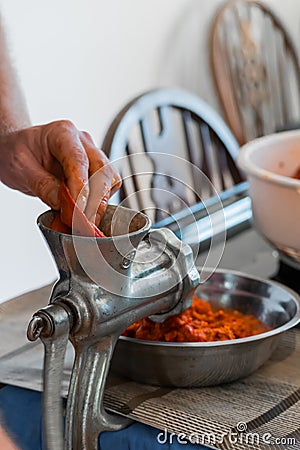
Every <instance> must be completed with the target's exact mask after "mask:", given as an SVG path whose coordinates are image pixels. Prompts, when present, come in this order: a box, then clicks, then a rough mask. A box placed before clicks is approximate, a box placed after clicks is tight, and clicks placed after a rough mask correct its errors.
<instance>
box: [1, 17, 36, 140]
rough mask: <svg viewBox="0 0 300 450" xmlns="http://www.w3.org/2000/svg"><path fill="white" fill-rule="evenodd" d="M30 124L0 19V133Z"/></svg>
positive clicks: (9, 131)
mask: <svg viewBox="0 0 300 450" xmlns="http://www.w3.org/2000/svg"><path fill="white" fill-rule="evenodd" d="M28 126H30V120H29V115H28V112H27V108H26V103H25V99H24V97H23V94H22V91H21V88H20V85H19V82H18V79H17V76H16V73H15V71H14V68H13V65H12V63H11V60H10V56H9V51H8V46H7V41H6V37H5V29H4V26H3V21H2V20H1V19H0V135H3V134H7V133H11V132H13V131H16V130H19V129H22V128H25V127H28Z"/></svg>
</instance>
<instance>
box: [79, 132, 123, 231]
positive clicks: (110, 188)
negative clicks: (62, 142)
mask: <svg viewBox="0 0 300 450" xmlns="http://www.w3.org/2000/svg"><path fill="white" fill-rule="evenodd" d="M81 141H82V143H83V145H84V147H85V151H86V153H87V156H88V158H89V172H90V180H89V189H90V190H89V197H88V202H87V206H86V209H85V214H86V216H87V217H88V219H89V220H91V221H92V222H94V223H95V224H96V225H98V224H99V223H100V221H101V219H102V217H103V215H104V213H105V211H106V208H107V205H108V201H109V198H110V196H111V195H112V194H113V192H115V191H116V190H117V189H119V188H120V186H121V178H120V176H119V174H118V173H117V172H116V170H115V169H114V167H113V166H112V165H111V163H110V161H109V160H108V158H107V157H106V156H105V155H104V153H103V152H101V151H100V150H99V149H98V148H97V147H96V146H95V145H94V143H93V140H92V138H91V137H90V135H89V134H88V133H85V132H82V133H81Z"/></svg>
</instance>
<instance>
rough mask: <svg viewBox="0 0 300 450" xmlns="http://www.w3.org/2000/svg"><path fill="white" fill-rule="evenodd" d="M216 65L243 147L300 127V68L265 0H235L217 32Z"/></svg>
mask: <svg viewBox="0 0 300 450" xmlns="http://www.w3.org/2000/svg"><path fill="white" fill-rule="evenodd" d="M210 60H211V68H212V73H213V76H214V81H215V85H216V89H217V92H218V96H219V99H220V101H221V104H222V107H223V109H224V113H225V117H226V120H227V122H228V124H229V126H230V128H231V129H232V131H233V133H234V134H235V136H236V138H237V140H238V141H239V143H240V144H244V143H245V142H247V141H249V140H251V139H253V138H255V137H258V136H262V135H266V134H270V133H273V132H275V131H278V130H279V129H284V128H293V127H294V125H295V124H298V125H300V95H299V94H300V67H299V61H298V57H297V53H296V50H295V48H294V45H293V42H292V39H291V37H290V36H289V34H288V32H287V31H286V30H285V28H284V26H283V24H282V23H281V21H280V19H279V18H278V17H277V16H276V15H275V14H274V13H273V12H272V11H271V10H270V8H269V7H267V6H265V5H264V4H263V3H261V2H259V1H252V0H229V1H226V2H225V3H224V4H223V5H222V6H221V8H220V9H219V10H218V11H217V13H216V15H215V17H214V21H213V23H212V27H211V35H210Z"/></svg>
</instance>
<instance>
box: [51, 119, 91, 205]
mask: <svg viewBox="0 0 300 450" xmlns="http://www.w3.org/2000/svg"><path fill="white" fill-rule="evenodd" d="M45 137H46V139H47V145H48V148H49V150H50V152H51V154H52V155H53V156H54V157H55V158H56V159H57V160H58V161H59V163H60V164H61V165H62V168H63V172H64V177H65V181H66V184H67V186H68V188H69V190H70V193H71V195H72V197H73V199H74V200H75V201H76V202H77V204H78V206H79V208H80V209H82V210H84V209H85V207H86V205H87V199H88V195H89V185H88V178H89V158H88V155H87V153H86V150H85V147H84V145H83V144H82V142H81V140H80V137H79V131H78V130H77V129H76V127H75V125H73V124H72V122H70V121H68V120H62V121H58V122H53V123H50V124H49V125H47V127H46V134H45Z"/></svg>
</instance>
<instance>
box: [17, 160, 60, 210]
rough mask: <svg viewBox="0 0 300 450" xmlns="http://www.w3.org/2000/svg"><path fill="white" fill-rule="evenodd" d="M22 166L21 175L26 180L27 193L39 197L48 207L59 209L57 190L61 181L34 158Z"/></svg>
mask: <svg viewBox="0 0 300 450" xmlns="http://www.w3.org/2000/svg"><path fill="white" fill-rule="evenodd" d="M28 162H29V164H28V165H27V166H24V167H23V177H25V178H26V179H27V180H28V181H27V192H26V193H27V194H29V195H35V196H37V197H39V198H40V199H41V200H42V201H43V202H44V203H46V204H47V205H48V206H50V208H52V209H55V210H59V209H60V206H61V205H60V196H59V190H60V185H61V182H60V181H59V180H58V179H57V178H55V176H54V175H52V174H50V173H49V172H47V171H46V170H45V169H44V168H43V167H42V166H41V165H40V164H39V163H38V161H36V160H35V159H34V158H32V159H31V160H30V161H28Z"/></svg>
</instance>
